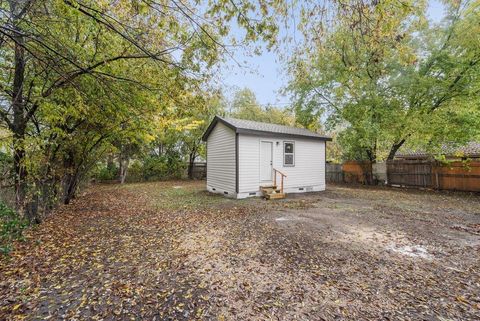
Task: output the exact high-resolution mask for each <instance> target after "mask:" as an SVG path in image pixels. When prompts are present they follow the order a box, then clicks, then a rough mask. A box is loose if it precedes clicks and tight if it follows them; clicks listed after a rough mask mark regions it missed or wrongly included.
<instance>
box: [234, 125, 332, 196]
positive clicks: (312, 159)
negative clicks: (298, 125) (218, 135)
mask: <svg viewBox="0 0 480 321" xmlns="http://www.w3.org/2000/svg"><path fill="white" fill-rule="evenodd" d="M261 141H271V142H272V143H273V168H276V169H278V170H280V171H281V172H283V173H285V174H286V175H287V177H286V178H285V179H284V189H285V192H287V193H293V192H302V191H307V188H312V189H313V190H315V191H319V190H324V189H325V142H324V141H321V140H314V139H308V138H307V139H304V138H295V139H292V138H290V137H288V136H286V137H268V136H256V135H247V134H240V135H239V143H238V144H239V194H243V196H248V193H252V192H258V190H259V186H260V185H261V182H260V173H259V167H260V142H261ZM284 142H293V143H294V154H295V156H294V157H295V161H294V164H295V166H291V165H290V166H288V165H287V166H284V164H283V157H284V150H283V148H284ZM277 143H278V144H277ZM277 184H278V185H280V175H278V176H277ZM299 188H303V190H300V189H299ZM245 193H247V194H245Z"/></svg>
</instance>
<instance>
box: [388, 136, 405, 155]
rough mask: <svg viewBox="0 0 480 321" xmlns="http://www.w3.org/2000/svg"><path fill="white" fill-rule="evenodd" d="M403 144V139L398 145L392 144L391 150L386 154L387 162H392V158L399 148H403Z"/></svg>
mask: <svg viewBox="0 0 480 321" xmlns="http://www.w3.org/2000/svg"><path fill="white" fill-rule="evenodd" d="M404 143H405V138H404V139H402V140H400V141H399V142H398V143H395V144H393V145H392V148H390V153H388V157H387V160H393V158H394V157H395V154H396V153H397V151H398V150H399V149H400V147H402V146H403V144H404Z"/></svg>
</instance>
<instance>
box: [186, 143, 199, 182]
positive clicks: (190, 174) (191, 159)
mask: <svg viewBox="0 0 480 321" xmlns="http://www.w3.org/2000/svg"><path fill="white" fill-rule="evenodd" d="M196 158H197V152H196V151H195V150H193V151H191V152H190V154H189V155H188V178H189V179H193V178H194V177H193V166H194V164H195V159H196Z"/></svg>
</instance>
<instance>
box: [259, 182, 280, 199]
mask: <svg viewBox="0 0 480 321" xmlns="http://www.w3.org/2000/svg"><path fill="white" fill-rule="evenodd" d="M260 190H261V191H262V194H263V197H265V198H266V199H269V200H270V199H281V198H285V194H284V193H281V190H280V189H278V188H277V186H275V185H271V186H260Z"/></svg>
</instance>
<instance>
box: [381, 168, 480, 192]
mask: <svg viewBox="0 0 480 321" xmlns="http://www.w3.org/2000/svg"><path fill="white" fill-rule="evenodd" d="M387 181H388V184H389V185H398V186H407V187H424V188H435V189H441V190H457V191H471V192H480V162H478V161H475V162H473V161H472V162H467V163H463V162H452V163H447V164H442V163H439V162H435V161H405V160H401V161H390V162H387Z"/></svg>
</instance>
